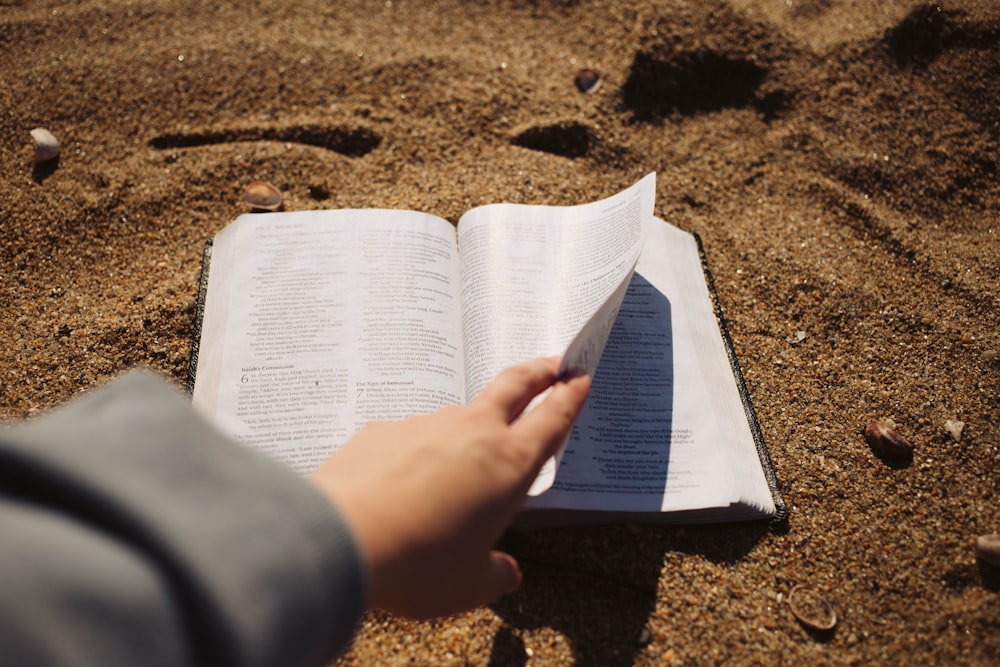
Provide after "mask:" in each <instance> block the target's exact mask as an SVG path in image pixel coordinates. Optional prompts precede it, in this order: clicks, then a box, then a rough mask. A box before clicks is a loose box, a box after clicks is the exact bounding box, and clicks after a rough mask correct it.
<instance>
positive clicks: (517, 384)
mask: <svg viewBox="0 0 1000 667" xmlns="http://www.w3.org/2000/svg"><path fill="white" fill-rule="evenodd" d="M558 371H559V360H558V359H556V358H554V357H550V358H546V359H532V360H531V361H526V362H524V363H520V364H518V365H516V366H511V367H510V368H508V369H507V370H505V371H503V372H502V373H500V375H498V376H497V377H496V379H495V380H493V382H491V383H490V384H488V385H487V386H486V388H485V389H483V390H482V392H480V394H479V396H477V397H476V398H475V400H473V401H472V405H473V406H475V407H479V408H485V409H487V410H490V411H491V412H496V413H498V414H499V415H500V416H501V418H502V419H503V420H504V421H505V422H506V423H508V424H509V423H511V422H512V421H514V420H515V419H517V417H518V415H520V414H521V413H522V412H524V408H526V407H527V406H528V403H530V402H531V399H533V398H534V397H535V396H537V395H538V394H540V393H542V392H543V391H545V390H546V389H548V388H549V387H550V386H551V385H552V382H553V381H554V380H555V378H556V373H557V372H558Z"/></svg>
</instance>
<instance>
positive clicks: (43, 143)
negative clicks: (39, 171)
mask: <svg viewBox="0 0 1000 667" xmlns="http://www.w3.org/2000/svg"><path fill="white" fill-rule="evenodd" d="M31 138H32V139H34V140H35V164H41V163H43V162H48V161H49V160H54V159H55V158H57V157H59V140H58V139H56V137H55V135H54V134H52V133H51V132H49V131H48V130H46V129H45V128H44V127H36V128H35V129H33V130H32V131H31Z"/></svg>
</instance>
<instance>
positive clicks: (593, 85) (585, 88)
mask: <svg viewBox="0 0 1000 667" xmlns="http://www.w3.org/2000/svg"><path fill="white" fill-rule="evenodd" d="M573 83H575V84H576V87H577V90H579V91H580V92H581V93H587V94H592V93H596V92H597V91H598V90H600V89H601V84H602V83H604V79H603V78H602V77H601V75H600V74H599V73H598V71H597V70H594V69H589V68H586V67H585V68H583V69H581V70H580V71H579V72H577V73H576V78H574V79H573Z"/></svg>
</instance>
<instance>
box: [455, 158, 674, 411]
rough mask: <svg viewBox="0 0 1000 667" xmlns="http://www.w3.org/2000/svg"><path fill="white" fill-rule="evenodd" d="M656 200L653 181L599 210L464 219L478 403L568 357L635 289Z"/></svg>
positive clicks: (501, 209) (465, 306)
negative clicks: (541, 363)
mask: <svg viewBox="0 0 1000 667" xmlns="http://www.w3.org/2000/svg"><path fill="white" fill-rule="evenodd" d="M654 197H655V175H653V174H650V175H649V176H647V177H645V178H644V179H642V180H641V181H639V182H638V183H636V184H635V185H633V186H632V187H630V188H628V189H627V190H624V191H622V192H620V193H618V194H616V195H614V196H612V197H609V198H607V199H603V200H601V201H597V202H591V203H588V204H581V205H579V206H528V205H520V204H492V205H489V206H481V207H478V208H475V209H472V210H471V211H469V212H468V213H466V214H465V215H464V216H462V219H461V220H459V224H458V239H459V248H460V249H461V254H462V258H461V262H462V286H463V287H462V310H463V318H464V326H463V330H464V332H465V343H466V390H467V393H468V396H469V398H470V399H471V398H474V397H475V396H476V395H477V394H478V393H479V392H480V391H481V390H482V388H483V387H484V386H485V385H486V384H488V383H489V382H490V381H491V380H492V379H493V378H494V377H495V376H496V375H497V373H499V372H500V371H501V370H503V369H504V368H506V367H508V366H510V365H512V364H515V363H518V362H520V361H524V360H525V359H530V358H532V357H538V356H549V355H562V354H563V352H565V351H566V348H567V346H568V345H569V343H570V341H572V340H573V338H574V336H576V334H577V333H579V332H580V331H581V329H582V328H583V327H584V325H585V324H586V323H587V322H588V320H590V319H591V318H592V317H593V315H594V314H595V313H596V312H597V311H598V309H599V308H600V307H601V306H602V305H603V304H604V303H605V302H607V301H608V299H609V298H610V297H611V296H613V295H614V294H615V292H616V290H617V289H618V288H619V286H621V285H622V283H624V282H627V279H628V277H629V276H630V275H631V272H632V270H633V268H634V266H635V262H636V260H637V259H638V256H639V252H640V251H641V249H642V242H643V227H644V224H645V219H648V218H650V217H651V216H652V210H653V198H654ZM602 345H603V343H602ZM599 351H600V350H599V349H598V350H597V352H598V355H599ZM592 361H593V362H594V366H595V367H596V359H594V360H592Z"/></svg>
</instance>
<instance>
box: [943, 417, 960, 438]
mask: <svg viewBox="0 0 1000 667" xmlns="http://www.w3.org/2000/svg"><path fill="white" fill-rule="evenodd" d="M964 428H965V422H963V421H958V420H952V419H946V420H945V421H944V430H946V431H948V433H949V434H950V435H951V439H952V440H954V441H955V442H961V441H962V429H964Z"/></svg>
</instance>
